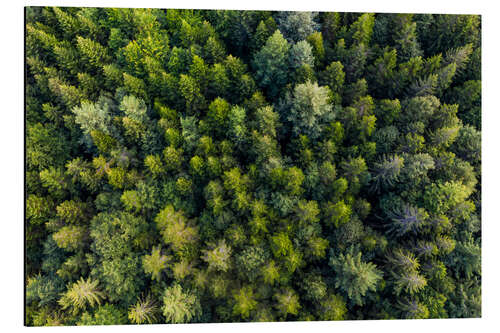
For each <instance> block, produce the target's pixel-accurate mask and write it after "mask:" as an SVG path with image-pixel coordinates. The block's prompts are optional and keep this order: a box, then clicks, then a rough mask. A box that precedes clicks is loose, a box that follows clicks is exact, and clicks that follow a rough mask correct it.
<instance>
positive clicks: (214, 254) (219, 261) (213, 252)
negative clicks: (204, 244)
mask: <svg viewBox="0 0 500 333" xmlns="http://www.w3.org/2000/svg"><path fill="white" fill-rule="evenodd" d="M210 248H211V249H210V250H203V251H202V252H203V257H202V259H203V260H204V261H206V262H207V263H208V268H209V270H219V271H223V272H225V271H227V270H228V269H229V267H230V258H231V247H230V246H228V245H227V244H226V242H225V241H224V240H221V241H219V243H218V244H217V245H212V246H210Z"/></svg>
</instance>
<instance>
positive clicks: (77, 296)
mask: <svg viewBox="0 0 500 333" xmlns="http://www.w3.org/2000/svg"><path fill="white" fill-rule="evenodd" d="M98 285H99V281H98V280H91V279H90V278H87V280H84V279H83V277H81V278H80V280H78V281H77V282H75V283H73V285H71V286H68V290H67V291H66V293H64V294H63V296H62V297H61V298H60V299H59V304H60V305H61V306H62V308H63V309H67V308H71V309H72V311H73V312H74V313H76V312H78V311H79V310H82V309H85V308H86V307H87V306H90V307H94V306H95V305H99V304H101V300H102V299H103V298H104V294H103V292H101V291H100V290H99V288H98Z"/></svg>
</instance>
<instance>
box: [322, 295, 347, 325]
mask: <svg viewBox="0 0 500 333" xmlns="http://www.w3.org/2000/svg"><path fill="white" fill-rule="evenodd" d="M319 304H320V308H321V311H322V317H321V319H322V320H344V319H345V318H346V314H347V307H346V304H345V301H344V299H343V298H342V297H341V296H339V295H336V294H332V295H329V296H327V297H326V298H325V299H324V300H322V301H321V302H320V303H319Z"/></svg>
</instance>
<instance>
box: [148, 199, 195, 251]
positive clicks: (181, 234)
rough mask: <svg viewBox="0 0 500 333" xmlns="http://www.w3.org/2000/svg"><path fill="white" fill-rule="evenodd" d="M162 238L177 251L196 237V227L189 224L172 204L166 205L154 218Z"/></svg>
mask: <svg viewBox="0 0 500 333" xmlns="http://www.w3.org/2000/svg"><path fill="white" fill-rule="evenodd" d="M155 222H156V225H157V227H158V229H159V230H160V232H161V234H162V236H163V240H164V241H165V243H167V244H171V245H172V247H173V249H174V250H176V251H178V250H180V249H182V248H183V247H185V246H187V245H189V244H192V243H193V242H194V241H196V238H197V234H198V233H197V229H196V228H195V227H194V226H191V225H190V223H189V222H188V220H187V219H186V217H185V216H184V214H183V212H182V211H175V210H174V207H173V206H172V205H167V206H166V207H165V208H164V209H163V210H161V211H160V213H159V214H158V215H157V216H156V218H155Z"/></svg>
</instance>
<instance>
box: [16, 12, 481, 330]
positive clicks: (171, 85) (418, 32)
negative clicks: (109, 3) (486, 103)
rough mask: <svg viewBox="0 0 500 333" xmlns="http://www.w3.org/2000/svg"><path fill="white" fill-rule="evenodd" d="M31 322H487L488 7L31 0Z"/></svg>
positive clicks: (28, 196) (27, 114) (28, 226)
mask: <svg viewBox="0 0 500 333" xmlns="http://www.w3.org/2000/svg"><path fill="white" fill-rule="evenodd" d="M25 21H26V24H25V118H26V126H25V138H26V150H25V194H26V202H25V207H26V210H25V274H26V284H25V285H26V287H25V305H26V308H25V323H26V325H28V326H43V325H47V326H52V325H107V324H114V325H119V324H160V323H218V322H244V321H267V322H269V321H310V320H313V321H325V320H328V321H330V320H363V319H425V318H464V317H480V316H481V18H480V16H475V15H438V14H387V13H384V14H380V13H377V14H374V13H336V12H287V11H282V12H273V11H229V10H175V9H127V8H78V7H73V8H54V7H28V8H26V10H25Z"/></svg>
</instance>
